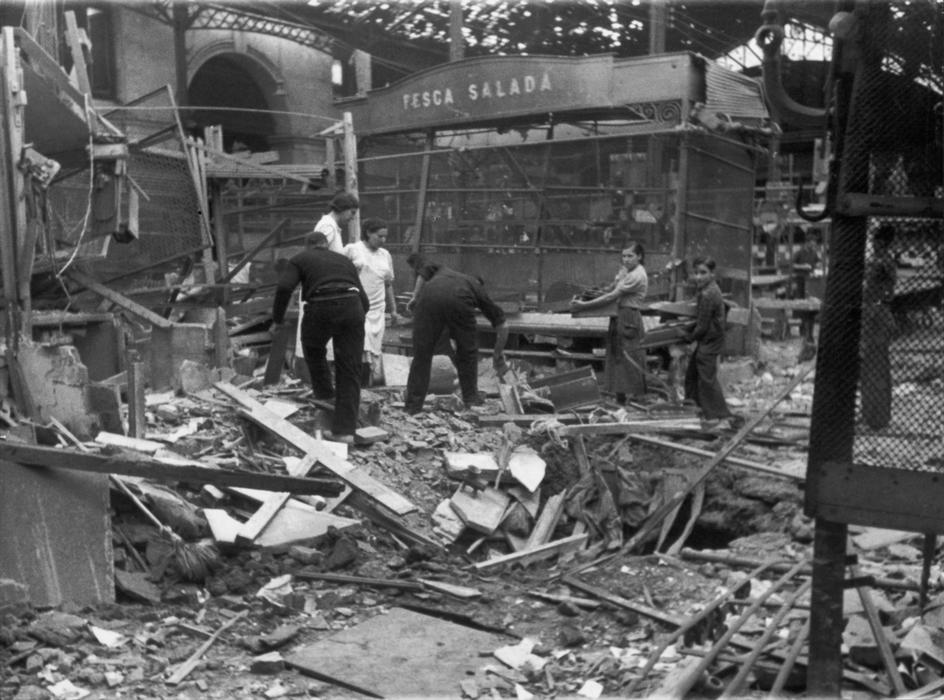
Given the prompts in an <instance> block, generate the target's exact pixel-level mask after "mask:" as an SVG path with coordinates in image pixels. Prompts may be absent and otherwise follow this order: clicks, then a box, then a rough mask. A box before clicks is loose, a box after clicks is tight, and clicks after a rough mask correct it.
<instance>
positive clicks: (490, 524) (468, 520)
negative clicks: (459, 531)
mask: <svg viewBox="0 0 944 700" xmlns="http://www.w3.org/2000/svg"><path fill="white" fill-rule="evenodd" d="M510 503H511V498H509V496H508V494H506V493H504V492H503V491H498V490H497V489H493V488H490V487H489V488H484V489H482V490H481V491H475V490H473V489H471V488H469V487H466V486H460V487H459V489H458V490H457V491H456V492H455V493H454V494H453V496H452V499H451V500H450V501H449V505H450V506H452V509H453V510H454V511H455V512H456V513H457V514H458V515H459V517H460V518H462V521H463V522H464V523H465V524H466V527H470V528H472V529H473V530H476V531H478V532H483V533H485V534H486V535H491V534H492V533H493V532H495V530H497V529H498V526H499V525H501V522H502V519H504V517H505V511H507V510H508V506H509V505H510Z"/></svg>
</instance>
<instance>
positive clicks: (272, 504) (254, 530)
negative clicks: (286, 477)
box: [236, 454, 318, 543]
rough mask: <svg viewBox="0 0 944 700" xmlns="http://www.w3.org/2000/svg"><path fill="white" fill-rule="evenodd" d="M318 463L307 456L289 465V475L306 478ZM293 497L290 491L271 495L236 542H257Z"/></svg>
mask: <svg viewBox="0 0 944 700" xmlns="http://www.w3.org/2000/svg"><path fill="white" fill-rule="evenodd" d="M317 462H318V460H317V458H316V457H314V456H313V455H310V454H309V455H305V457H304V458H303V459H302V460H301V461H299V462H296V463H294V464H289V465H287V466H286V469H288V473H289V474H291V475H292V476H305V475H307V474H308V472H310V471H311V470H312V468H313V467H314V466H315V464H317ZM291 496H292V494H291V493H290V492H288V491H281V492H278V493H273V494H269V496H268V497H267V498H266V500H265V501H263V503H262V505H261V506H259V508H258V509H257V510H256V512H255V513H253V514H252V516H251V517H250V518H249V520H247V521H246V522H245V523H243V526H242V527H241V528H240V530H239V533H238V534H237V535H236V541H237V542H238V543H250V542H252V541H253V540H255V539H256V537H258V536H259V535H260V534H261V533H262V531H263V530H264V529H265V527H266V526H267V525H268V524H269V523H270V522H271V521H272V518H274V517H275V514H276V513H278V512H279V510H281V509H282V506H284V505H285V502H286V501H288V499H289V498H291Z"/></svg>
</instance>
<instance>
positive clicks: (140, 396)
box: [126, 360, 146, 438]
mask: <svg viewBox="0 0 944 700" xmlns="http://www.w3.org/2000/svg"><path fill="white" fill-rule="evenodd" d="M126 366H127V368H128V370H127V371H128V374H127V379H128V432H129V433H130V435H131V437H135V438H143V437H144V433H145V431H146V424H145V415H144V414H145V410H146V409H145V402H146V399H145V389H144V363H143V362H136V361H134V360H130V361H129V362H127V363H126Z"/></svg>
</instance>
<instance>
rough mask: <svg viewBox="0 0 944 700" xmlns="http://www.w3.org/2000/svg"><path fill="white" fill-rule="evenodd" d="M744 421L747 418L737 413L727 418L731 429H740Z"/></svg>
mask: <svg viewBox="0 0 944 700" xmlns="http://www.w3.org/2000/svg"><path fill="white" fill-rule="evenodd" d="M746 422H747V420H746V419H745V418H744V416H739V415H737V414H734V415H733V416H731V417H730V418H728V425H729V426H730V427H731V430H740V429H741V428H743V427H744V424H745V423H746Z"/></svg>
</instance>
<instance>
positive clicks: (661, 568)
mask: <svg viewBox="0 0 944 700" xmlns="http://www.w3.org/2000/svg"><path fill="white" fill-rule="evenodd" d="M228 379H229V381H226V382H218V383H217V384H216V385H214V386H213V387H212V388H204V389H199V390H196V391H193V392H190V393H181V392H177V393H175V392H162V393H152V394H149V395H148V396H147V402H146V403H147V408H146V412H145V426H146V432H145V436H144V437H143V438H130V437H126V436H120V435H112V434H110V433H107V432H101V433H99V434H98V435H97V436H96V438H95V440H94V441H84V442H83V441H80V440H78V439H77V438H75V437H74V436H71V435H70V434H69V433H68V431H67V430H64V429H63V428H62V426H55V425H53V426H49V427H48V430H47V431H41V435H44V436H45V441H46V442H47V443H48V444H50V445H52V444H58V445H59V447H58V448H55V449H57V450H81V455H83V456H85V457H87V458H89V459H91V458H92V457H93V456H95V457H96V458H104V459H108V460H111V462H110V463H111V464H118V463H125V462H129V463H130V462H135V463H137V464H150V465H156V466H160V465H163V468H167V469H169V468H171V466H177V467H179V468H183V467H184V466H187V465H189V466H191V467H194V466H195V465H198V464H199V465H201V466H202V467H203V469H204V470H206V469H211V470H213V471H215V472H216V473H217V477H216V483H215V484H210V483H195V482H194V481H192V480H191V481H188V480H185V479H177V480H173V481H171V482H170V483H171V484H173V485H170V484H168V483H158V481H155V480H153V479H148V478H144V477H139V476H134V475H133V474H124V475H122V474H120V473H119V474H116V475H115V476H114V477H113V483H112V486H113V488H112V509H113V514H112V532H113V540H114V541H113V545H114V561H115V580H116V586H117V590H118V593H119V603H117V604H114V605H105V606H98V607H96V608H85V609H83V608H79V607H78V606H71V605H66V606H61V609H52V610H42V609H33V608H30V606H29V605H28V604H26V603H25V602H23V601H25V600H28V598H26V597H23V596H20V598H19V600H18V599H17V597H16V595H5V596H4V597H3V598H2V599H0V611H2V614H3V626H2V628H3V632H2V637H0V664H2V665H3V667H4V669H5V671H4V680H3V682H2V685H0V697H4V698H6V697H10V698H30V697H63V698H64V697H86V696H88V697H111V696H115V695H132V696H134V697H165V696H166V695H167V694H168V693H173V694H176V695H178V696H180V697H243V696H245V697H249V696H253V697H255V696H258V695H264V696H266V697H271V698H275V697H282V696H304V695H308V696H318V697H348V696H349V695H350V692H351V691H352V690H356V691H358V692H367V693H375V694H379V695H383V694H413V695H416V694H417V693H421V694H422V692H426V693H427V696H433V695H441V694H442V693H443V692H446V693H448V694H452V695H455V696H459V695H462V696H464V697H471V698H475V697H486V696H491V697H496V696H497V697H502V696H505V697H510V696H516V697H550V696H562V695H579V696H582V697H599V696H602V695H607V696H621V697H631V696H635V697H643V696H658V695H669V696H675V697H679V696H681V695H684V694H685V693H687V692H694V693H698V694H717V693H719V692H721V691H722V690H724V689H725V688H730V689H734V690H736V691H737V692H738V693H741V692H744V693H747V692H750V691H752V690H770V689H771V688H774V689H780V692H782V693H783V694H790V693H802V687H803V681H804V674H803V664H804V656H803V654H802V653H801V649H802V648H803V642H804V641H805V634H807V633H808V614H809V591H808V588H809V558H810V550H809V541H810V539H811V525H810V523H809V522H808V521H807V520H806V519H805V518H804V517H803V515H802V508H801V498H802V495H801V487H800V482H801V481H802V474H803V469H802V466H803V464H802V463H803V461H804V460H803V450H804V448H805V440H806V433H805V431H804V427H805V425H808V423H806V424H804V420H805V419H804V415H805V416H808V411H809V403H808V397H809V396H810V395H811V393H812V392H811V387H810V382H809V380H806V381H799V380H800V379H802V377H800V376H799V375H798V373H797V371H796V370H795V369H791V368H786V369H777V367H775V366H773V365H770V366H769V367H768V368H766V369H764V368H762V369H761V371H759V372H756V373H755V372H752V373H750V374H748V375H745V376H744V377H743V379H742V380H741V381H740V382H736V383H733V384H731V386H732V388H733V394H732V403H734V404H736V405H738V410H739V411H742V412H744V413H745V414H748V415H749V414H752V413H760V412H761V409H764V408H765V407H766V409H767V411H768V414H767V416H766V418H765V419H764V420H763V421H758V422H757V425H756V426H755V427H754V428H753V429H752V430H750V431H747V432H745V434H744V436H743V437H744V440H743V441H742V442H741V443H740V445H739V447H738V452H737V455H731V459H730V462H727V463H723V464H719V466H718V468H716V469H712V470H711V474H710V475H709V476H708V478H705V479H703V480H702V481H701V482H699V483H698V484H695V485H693V484H692V479H693V475H697V474H698V472H699V470H700V469H703V465H704V463H705V461H706V457H705V456H702V455H700V454H699V452H698V451H702V452H705V453H706V454H707V455H709V456H710V455H716V454H717V453H718V451H719V449H721V448H722V446H723V445H724V444H725V443H726V441H731V439H732V437H733V436H732V434H731V432H714V433H712V432H705V431H704V430H702V429H701V428H700V427H698V425H697V421H696V422H695V423H694V424H689V422H687V419H686V417H685V416H684V415H681V417H678V416H676V417H675V418H671V419H670V418H667V416H668V414H667V413H666V411H665V409H664V408H660V407H659V406H657V405H653V406H640V407H639V408H638V409H630V410H626V409H621V408H616V407H614V406H609V405H608V404H607V403H606V401H605V400H604V401H600V402H598V403H596V404H594V405H593V406H586V407H583V408H574V409H571V410H570V411H569V413H567V414H565V413H561V414H545V415H544V417H543V418H541V417H537V418H536V417H534V415H537V414H534V415H532V416H531V418H530V419H529V420H524V419H522V418H521V417H520V416H519V417H518V418H517V419H515V420H505V419H506V418H508V414H507V413H506V412H505V408H506V406H505V405H504V401H503V398H502V396H501V394H500V392H495V391H492V392H491V395H492V398H488V399H487V400H486V402H485V404H484V406H481V407H475V408H474V409H472V410H467V409H464V408H463V407H462V406H461V403H460V402H458V401H457V400H456V398H455V397H451V396H439V397H433V398H432V400H431V403H430V406H429V408H428V410H427V411H426V412H424V413H421V414H418V415H414V416H411V415H407V414H406V413H405V412H404V411H403V410H402V403H401V402H400V400H399V394H398V392H395V391H390V390H388V389H386V388H383V387H380V388H376V389H375V390H373V391H369V392H365V395H364V400H363V407H362V412H361V424H362V426H363V427H362V429H361V430H359V431H358V434H359V435H360V436H361V438H360V439H359V443H360V444H356V445H354V446H347V445H342V444H333V443H330V442H329V441H326V440H322V439H320V430H321V427H322V426H323V425H326V424H327V423H326V415H325V411H326V410H328V407H326V406H325V405H319V404H320V402H317V401H314V400H313V399H312V398H311V395H310V391H309V390H308V389H307V388H306V387H305V385H303V384H302V383H301V382H299V381H298V380H295V379H287V380H285V381H283V382H281V383H280V384H277V385H274V386H269V387H262V385H261V382H259V380H258V377H257V378H250V377H238V376H229V377H228ZM791 381H793V382H794V383H795V384H796V386H797V388H796V390H795V391H793V392H791V393H789V398H788V399H784V400H782V401H780V402H779V404H778V406H777V411H776V412H774V411H771V410H769V409H770V404H771V402H772V401H773V400H775V399H776V397H777V396H778V392H782V389H783V387H784V385H785V384H786V383H789V382H791ZM526 388H527V387H524V389H526ZM524 389H523V390H522V392H521V395H522V396H524V397H525V403H524V406H527V405H528V403H527V391H526V390H524ZM495 394H498V395H497V396H496V395H495ZM748 397H750V398H748ZM676 410H678V407H676ZM681 410H682V414H684V409H681ZM525 415H527V414H525ZM568 416H569V417H568ZM673 421H674V422H673ZM647 422H648V423H649V425H650V427H652V428H653V429H652V430H646V429H645V425H644V424H646V423H647ZM627 426H628V427H627ZM656 427H657V428H658V429H655V428H656ZM294 429H298V430H299V431H300V432H299V433H295V432H293V430H294ZM311 436H314V437H311ZM734 437H736V436H734ZM309 439H311V440H315V441H316V442H317V450H319V452H318V455H319V460H310V459H309V458H308V457H307V456H306V454H305V450H304V449H302V448H300V447H299V444H304V445H309V443H307V442H304V441H306V440H309ZM299 441H302V442H299ZM309 446H311V445H309ZM34 449H41V448H34ZM313 449H314V448H313ZM325 450H328V451H325ZM686 450H689V451H688V452H686ZM691 451H694V453H693V452H691ZM332 455H333V456H332ZM306 459H307V460H308V461H311V462H316V461H317V465H316V464H307V463H306ZM321 460H324V461H323V462H322V461H321ZM312 467H314V468H312ZM323 467H327V469H324V468H323ZM155 468H156V467H155ZM345 470H350V471H345ZM765 470H766V472H770V471H775V472H776V475H775V476H774V475H772V474H770V473H765ZM126 471H133V470H130V469H126ZM199 473H200V474H205V473H206V472H205V471H204V472H199ZM285 473H287V474H288V475H290V476H293V477H298V478H300V479H301V478H309V479H310V481H312V482H313V483H314V482H315V479H316V478H318V479H321V480H322V481H321V482H317V487H318V488H320V489H323V490H324V493H322V494H320V495H319V494H316V493H312V494H309V495H305V494H301V493H292V492H276V491H274V490H273V489H271V488H270V489H269V490H264V489H263V490H260V489H253V488H247V487H243V486H232V485H228V484H226V480H227V478H229V479H232V478H234V476H233V475H236V474H251V475H252V476H253V477H254V478H259V479H265V478H269V479H274V478H279V477H278V475H280V474H285ZM352 473H354V474H357V475H359V476H356V477H355V476H352ZM306 475H307V477H306ZM337 476H341V481H342V482H345V483H346V485H345V483H339V482H337V481H335V482H334V483H331V479H332V478H334V477H337ZM286 478H287V477H286ZM322 482H324V483H322ZM293 483H294V482H293ZM299 483H301V482H299ZM305 483H306V484H307V482H305ZM331 486H334V487H335V488H333V490H332V488H330V487H331ZM381 486H382V487H383V488H381ZM342 487H343V488H342ZM386 489H389V491H387V490H386ZM308 490H312V491H313V490H315V487H314V486H313V487H312V489H308ZM680 490H681V491H686V492H687V494H688V496H687V498H685V500H684V501H683V502H682V504H681V507H678V508H676V509H675V510H674V511H673V512H672V513H670V514H665V515H664V516H663V517H660V513H661V511H660V508H664V507H665V505H666V504H667V503H668V504H670V502H671V499H672V498H673V497H674V496H675V495H677V494H678V493H679V492H680ZM328 491H331V493H328ZM391 494H392V495H391ZM385 500H386V502H387V503H388V504H390V505H392V506H393V508H391V507H388V505H384V501H385ZM397 508H399V509H400V510H401V511H402V512H397V511H396V509H397ZM654 517H655V518H656V519H657V522H653V518H654ZM646 527H649V531H648V533H647V534H646V535H645V537H643V538H642V539H639V537H638V535H639V533H640V532H642V531H643V530H645V528H646ZM757 533H761V534H757ZM884 534H885V535H886V536H887V533H884ZM881 535H882V533H868V532H866V533H863V534H862V537H863V539H862V540H859V541H857V545H858V546H859V548H860V550H861V554H860V558H859V560H858V564H857V566H858V574H859V580H862V581H864V582H865V583H864V584H863V585H862V586H860V588H859V593H860V594H861V595H862V601H863V605H861V606H858V607H851V608H850V606H847V608H848V609H850V610H851V612H850V613H849V615H850V623H849V625H848V626H847V631H846V634H847V637H848V639H849V650H850V651H849V654H848V657H847V658H846V659H845V665H846V673H845V676H844V678H845V680H846V682H847V683H849V684H850V687H853V688H856V689H857V692H861V691H862V689H865V690H866V691H867V692H871V693H882V692H883V691H888V690H889V689H891V688H894V687H896V686H897V685H898V684H901V683H904V684H905V686H907V687H908V688H918V687H921V686H925V687H929V684H932V683H934V682H936V681H937V680H938V678H939V675H938V673H939V671H941V670H942V668H941V667H940V665H939V664H938V662H937V659H938V658H944V651H941V649H942V648H944V647H938V646H937V642H936V641H935V640H936V639H937V638H938V637H939V636H940V635H941V633H942V630H941V628H940V627H938V626H937V625H936V624H935V623H934V622H933V620H932V619H931V618H930V617H929V616H928V615H929V613H926V614H925V616H924V618H921V617H920V615H916V610H918V608H917V607H916V605H917V603H918V601H917V600H916V596H917V595H918V593H917V591H918V589H919V585H918V584H919V582H920V580H921V577H922V570H921V567H920V566H918V565H916V564H915V562H916V561H917V560H918V559H919V558H920V555H921V552H920V550H918V549H917V548H915V547H913V546H911V545H909V544H906V543H904V542H903V541H897V540H896V541H891V542H885V541H883V540H882V539H881ZM869 536H871V538H872V539H870V540H869V539H868V537H869ZM899 536H900V537H903V535H899ZM735 537H738V538H739V539H733V538H735ZM876 538H878V539H876ZM867 540H868V541H867ZM712 544H714V545H719V544H720V545H721V546H720V548H719V547H716V548H715V549H705V547H706V546H711V545H712ZM695 547H697V549H696V548H695ZM640 549H648V550H650V551H652V550H655V551H658V552H659V553H652V554H643V553H639V550H640ZM771 557H773V558H771ZM890 562H894V566H893V567H890V566H889V564H890ZM863 577H866V578H863ZM938 579H939V571H937V569H936V567H935V569H934V571H933V572H931V576H930V579H929V580H930V581H931V583H932V584H934V585H936V584H937V583H938ZM870 587H871V588H870ZM851 592H852V593H855V592H856V591H855V590H853V591H851ZM866 600H869V601H871V604H870V605H866V604H864V603H865V601H866ZM871 608H875V609H877V611H878V612H877V613H876V614H877V615H879V616H880V620H881V625H880V626H881V627H883V628H884V634H885V635H886V637H887V639H888V644H889V645H890V647H891V648H893V649H894V653H895V658H896V659H898V660H899V662H900V663H899V664H898V666H900V667H901V668H900V670H898V671H897V675H896V672H894V671H893V670H892V667H891V666H890V665H889V662H888V658H889V657H888V656H887V654H886V655H883V653H882V644H881V643H880V640H878V639H876V637H875V635H874V634H871V635H870V630H872V629H873V628H872V627H871V626H870V622H869V620H870V618H869V614H868V612H867V611H868V610H869V609H871ZM860 610H861V613H860V612H859V611H860ZM925 610H930V611H932V613H933V611H934V610H936V608H935V607H934V606H933V605H932V606H931V607H926V608H925ZM932 617H933V615H932ZM863 620H864V622H863ZM378 624H380V625H381V627H379V628H378V627H376V625H378ZM417 628H418V629H419V630H420V631H416V629H417ZM473 633H475V634H476V635H478V634H480V635H481V636H473V637H469V639H470V640H474V641H470V642H469V644H472V647H471V648H466V649H464V650H462V649H458V650H453V652H452V653H451V655H450V656H449V658H450V659H451V661H450V662H449V663H451V664H460V663H461V664H464V665H463V666H461V672H459V673H458V675H453V676H449V675H448V674H447V670H448V671H449V673H456V668H458V667H456V668H453V667H452V666H449V665H448V664H447V663H446V661H445V660H444V658H445V655H444V657H443V658H442V659H439V660H438V661H437V658H438V657H437V658H431V657H430V654H435V653H436V649H435V648H433V649H432V650H430V649H428V648H426V647H424V646H423V643H422V642H421V641H420V640H421V638H424V634H426V635H427V636H428V637H429V638H430V639H438V638H439V637H437V635H441V637H442V639H443V640H449V639H455V638H458V639H463V638H465V637H468V635H471V634H473ZM388 634H395V635H399V637H398V639H399V640H400V643H398V644H383V643H381V640H382V639H384V638H385V635H388ZM411 635H417V637H416V639H415V640H414V639H413V637H412V636H411ZM357 640H360V641H357ZM414 641H415V643H414ZM355 642H356V643H357V644H361V645H365V644H373V645H375V646H374V647H370V650H371V652H370V654H369V655H368V658H367V659H366V663H365V660H364V657H365V654H364V653H360V654H359V656H358V657H357V658H349V657H347V656H345V654H346V653H347V652H346V651H345V650H346V649H349V648H350V645H351V644H352V643H355ZM437 643H438V642H437ZM442 643H443V644H446V642H445V641H444V642H442ZM390 647H394V648H397V649H398V650H399V651H398V654H399V656H397V657H396V658H395V659H394V658H388V656H387V655H388V654H389V653H390V651H389V648H390ZM359 648H360V647H359ZM363 648H367V647H363ZM463 653H465V654H466V655H467V657H468V658H465V657H464V656H463ZM749 658H750V659H751V660H750V661H748V659H749ZM411 664H415V665H416V669H417V670H415V672H413V671H410V672H407V671H408V670H409V669H411V668H412V667H411ZM362 666H363V667H362ZM788 666H789V668H788V669H787V670H786V671H783V670H782V669H785V668H787V667H788ZM447 667H448V668H447ZM436 668H439V673H440V675H439V676H437V675H436V673H435V672H434V670H435V669H436ZM895 668H898V667H897V666H896V667H895ZM381 672H382V673H381ZM377 674H381V676H378V675H377ZM382 674H386V675H382ZM379 678H382V680H379ZM444 684H445V685H444ZM431 688H439V689H440V690H439V691H438V692H436V693H432V692H431V691H430V689H431ZM443 688H445V689H446V690H443ZM732 692H733V691H732Z"/></svg>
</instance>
